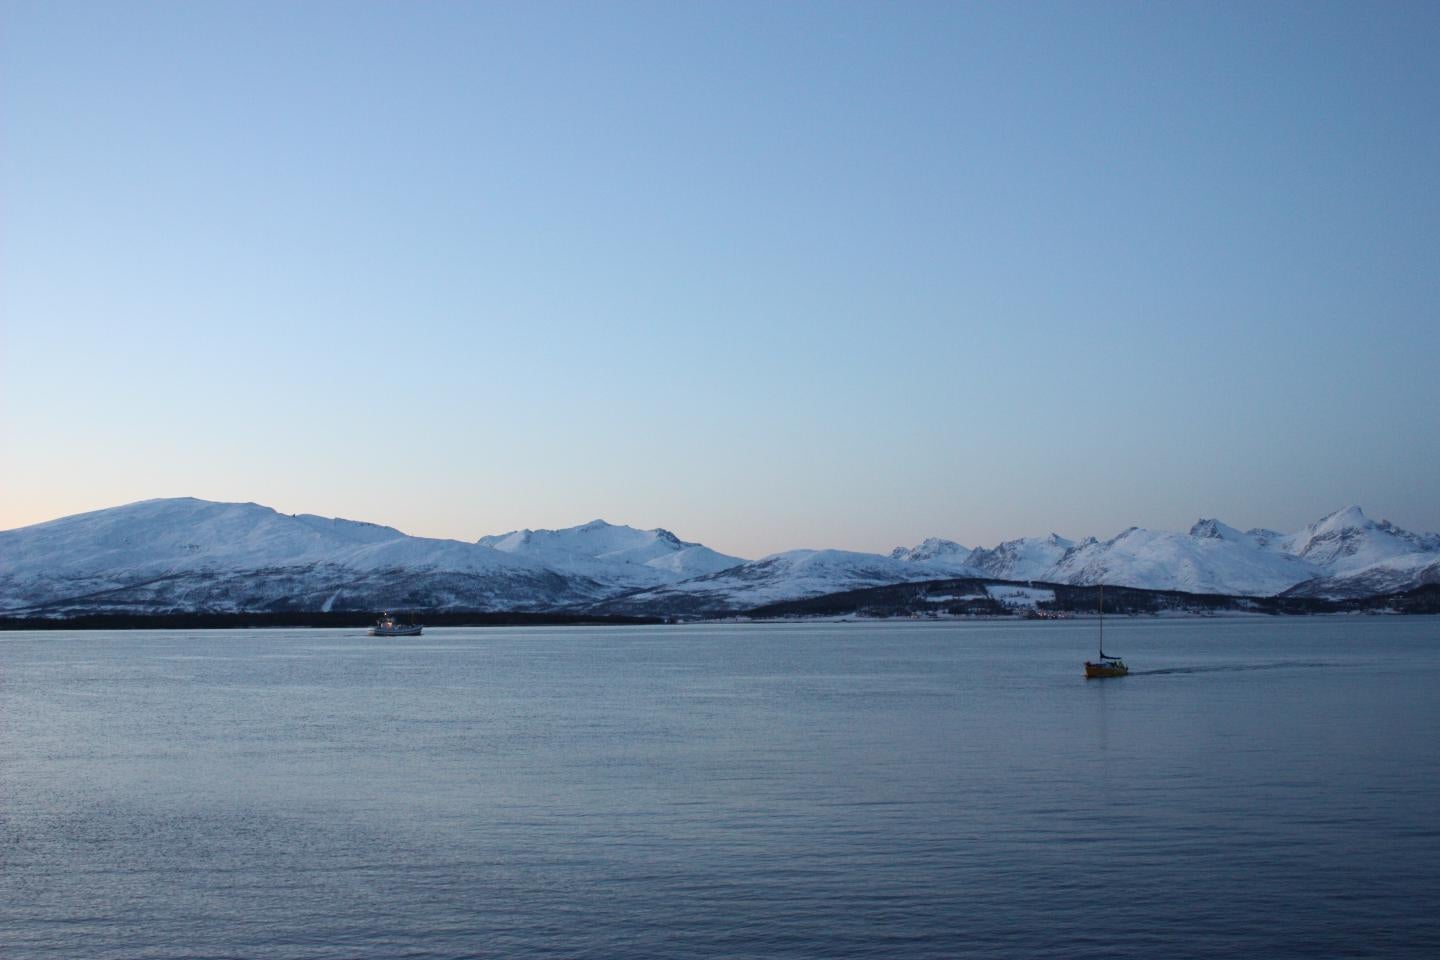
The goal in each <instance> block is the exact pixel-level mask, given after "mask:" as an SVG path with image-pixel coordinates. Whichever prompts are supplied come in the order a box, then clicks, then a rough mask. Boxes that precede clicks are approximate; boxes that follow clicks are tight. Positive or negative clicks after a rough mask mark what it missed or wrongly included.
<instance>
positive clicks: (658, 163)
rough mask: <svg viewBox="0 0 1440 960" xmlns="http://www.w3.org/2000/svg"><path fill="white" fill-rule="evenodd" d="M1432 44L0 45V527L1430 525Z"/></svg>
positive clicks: (1132, 13)
mask: <svg viewBox="0 0 1440 960" xmlns="http://www.w3.org/2000/svg"><path fill="white" fill-rule="evenodd" d="M1437 44H1440V7H1437V6H1436V5H1434V4H1424V3H1420V4H1405V3H1385V4H1356V3H1336V4H1327V3H1295V4H1290V3H1253V2H1246V3H1234V4H1228V3H1206V4H1185V3H1166V4H1152V3H1098V2H1097V3H1058V4H1049V3H1041V2H1035V3H1023V4H1009V3H940V4H927V3H919V2H913V3H904V4H888V3H879V2H873V3H843V2H827V3H801V2H787V3H768V2H766V3H758V2H757V3H745V2H723V3H721V2H715V3H688V2H686V3H676V2H657V3H642V4H631V3H604V4H584V3H558V4H552V3H537V2H524V3H443V2H436V3H423V4H419V3H400V2H395V3H362V2H353V0H346V2H307V3H293V2H287V3H273V2H256V0H246V2H242V3H223V2H210V3H203V4H195V3H188V2H175V3H125V4H119V3H114V4H96V3H78V4H76V3H65V2H53V0H51V2H44V3H33V4H32V3H15V2H10V0H3V2H0V450H3V451H4V453H3V458H4V464H3V470H0V529H8V528H11V527H16V526H21V525H25V524H29V523H34V522H39V521H42V520H47V519H50V518H53V517H57V516H61V515H66V514H70V513H76V512H80V511H84V510H91V509H98V508H101V507H107V506H114V505H118V504H122V503H127V502H132V501H135V500H141V499H148V498H151V497H169V496H196V497H202V498H205V499H211V500H234V501H255V502H259V503H264V504H267V505H269V506H273V507H275V508H276V509H278V510H281V511H283V512H286V513H296V512H309V513H318V514H322V515H326V516H344V517H349V518H353V519H362V520H370V521H374V522H378V523H385V524H390V525H393V526H396V527H399V528H400V529H402V530H405V531H406V532H408V533H412V534H417V535H428V536H443V537H456V538H460V539H467V540H468V539H474V538H476V537H479V536H481V535H484V534H487V533H497V532H503V531H508V530H512V529H516V528H522V527H532V528H542V527H563V526H570V525H573V524H577V523H583V522H585V521H588V520H591V519H595V518H597V517H603V518H605V519H607V520H610V521H612V522H617V523H629V524H632V525H634V526H637V527H645V528H649V527H654V526H664V527H666V528H668V529H671V530H673V531H675V532H676V533H677V534H679V535H680V536H682V537H683V538H685V539H690V540H700V541H702V542H704V543H706V544H708V545H710V546H713V547H716V548H717V549H721V550H723V551H725V552H728V553H733V554H737V555H740V556H747V557H756V556H762V555H764V554H767V553H770V552H774V551H778V550H784V549H791V548H798V547H839V548H847V549H857V550H888V549H890V548H891V547H894V546H896V545H897V544H913V543H915V542H918V541H919V540H920V539H922V538H924V537H927V536H942V537H948V538H950V539H954V540H958V541H960V542H961V543H964V544H966V545H971V546H973V545H977V544H978V545H985V546H989V545H993V544H994V543H996V542H998V541H1000V540H1003V539H1008V538H1013V537H1018V536H1028V535H1040V534H1045V533H1048V532H1051V531H1056V532H1059V533H1061V534H1062V535H1065V536H1070V537H1083V536H1089V535H1095V536H1101V537H1107V536H1111V535H1113V534H1115V533H1117V532H1119V531H1120V530H1122V529H1124V528H1125V527H1128V526H1131V525H1138V526H1145V527H1152V528H1158V529H1171V530H1177V529H1186V528H1188V527H1189V525H1190V524H1191V523H1193V522H1194V520H1195V519H1197V518H1198V517H1202V516H1205V517H1211V516H1218V517H1220V518H1221V519H1223V520H1225V521H1226V522H1227V523H1230V524H1232V525H1234V526H1238V527H1242V528H1248V527H1253V526H1265V527H1271V528H1276V529H1280V530H1284V531H1289V530H1294V529H1298V528H1300V527H1301V526H1303V525H1304V524H1306V523H1308V522H1310V521H1313V520H1315V519H1317V518H1319V517H1320V516H1322V515H1324V514H1325V513H1328V512H1330V511H1332V510H1335V509H1337V508H1340V507H1343V506H1345V505H1348V504H1352V503H1357V504H1360V505H1362V506H1363V507H1364V508H1365V509H1366V511H1367V513H1368V514H1369V515H1371V516H1372V517H1376V518H1379V517H1386V518H1389V519H1390V520H1392V521H1394V522H1395V523H1398V524H1400V525H1401V526H1404V527H1407V528H1410V529H1417V530H1427V531H1434V530H1440V483H1437V478H1440V322H1437V321H1440V315H1437V308H1436V305H1437V303H1440V262H1437V261H1440V110H1437V104H1440V57H1436V56H1435V53H1434V51H1435V49H1436V48H1437Z"/></svg>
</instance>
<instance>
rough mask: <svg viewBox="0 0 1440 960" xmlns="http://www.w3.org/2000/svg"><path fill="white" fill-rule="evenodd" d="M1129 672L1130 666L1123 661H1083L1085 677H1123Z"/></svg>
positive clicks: (1101, 678) (1091, 678)
mask: <svg viewBox="0 0 1440 960" xmlns="http://www.w3.org/2000/svg"><path fill="white" fill-rule="evenodd" d="M1129 672H1130V668H1129V667H1127V666H1125V664H1123V663H1118V664H1116V663H1092V662H1091V661H1089V660H1087V661H1085V679H1086V680H1103V679H1106V678H1107V677H1123V676H1125V675H1126V674H1127V673H1129Z"/></svg>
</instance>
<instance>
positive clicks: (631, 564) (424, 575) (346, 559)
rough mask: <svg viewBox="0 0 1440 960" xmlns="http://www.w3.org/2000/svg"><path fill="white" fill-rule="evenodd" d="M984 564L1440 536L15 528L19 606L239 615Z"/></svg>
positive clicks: (160, 511) (257, 525)
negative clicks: (792, 536) (747, 555)
mask: <svg viewBox="0 0 1440 960" xmlns="http://www.w3.org/2000/svg"><path fill="white" fill-rule="evenodd" d="M955 577H982V578H989V579H995V580H1009V581H1039V582H1045V583H1057V584H1070V585H1086V584H1096V583H1102V582H1103V583H1106V584H1114V585H1117V586H1131V587H1139V588H1145V589H1154V590H1181V591H1187V592H1190V593H1209V594H1228V595H1247V596H1274V595H1279V594H1285V595H1289V596H1303V597H1315V598H1326V599H1344V598H1353V597H1363V596H1372V595H1377V594H1384V593H1391V592H1395V591H1400V590H1405V589H1409V588H1412V587H1415V586H1420V585H1422V584H1427V583H1440V536H1437V535H1436V534H1415V533H1410V532H1408V531H1406V530H1402V529H1400V528H1399V527H1396V526H1395V525H1393V524H1391V523H1388V522H1386V521H1378V522H1377V521H1373V520H1371V519H1370V518H1368V517H1366V516H1365V514H1364V513H1363V512H1362V511H1361V510H1360V508H1359V507H1348V508H1346V509H1344V510H1339V511H1336V512H1335V513H1332V514H1330V515H1328V516H1326V517H1323V518H1321V519H1320V520H1317V521H1315V522H1314V523H1312V524H1309V525H1308V526H1306V527H1305V528H1304V529H1302V530H1300V531H1297V532H1295V533H1293V534H1282V533H1278V532H1275V531H1273V530H1264V529H1255V530H1248V531H1243V532H1242V531H1240V530H1237V529H1235V528H1233V527H1230V526H1227V525H1226V524H1224V523H1221V522H1220V521H1218V520H1214V519H1205V520H1200V521H1199V522H1197V523H1196V524H1195V525H1194V526H1192V527H1191V528H1190V530H1189V531H1188V532H1186V533H1172V532H1165V531H1155V530H1146V529H1142V528H1138V527H1132V528H1130V529H1128V530H1125V531H1123V532H1121V533H1120V534H1118V535H1116V536H1114V537H1112V538H1110V539H1109V540H1097V539H1095V538H1093V537H1091V538H1087V539H1084V540H1081V541H1072V540H1067V539H1065V538H1063V537H1060V536H1058V535H1055V534H1051V535H1049V536H1047V537H1033V538H1024V539H1018V540H1010V541H1006V542H1004V543H1001V544H999V545H997V546H995V547H989V548H986V547H975V548H967V547H964V546H961V545H960V544H958V543H956V542H954V541H952V540H945V539H939V538H932V539H928V540H925V541H923V542H922V543H920V544H917V545H916V546H913V547H897V548H896V549H895V550H893V551H891V553H890V554H888V555H884V554H871V553H858V552H853V551H845V550H791V551H787V552H784V553H778V554H773V555H771V556H768V557H764V558H762V559H760V560H754V561H746V560H743V559H741V558H739V557H733V556H728V555H726V554H722V553H719V552H717V551H715V550H712V549H710V548H709V547H706V546H704V545H702V544H699V543H691V542H687V541H684V540H681V539H680V538H679V537H677V536H675V534H673V533H671V532H670V531H668V530H663V529H655V530H637V529H634V528H632V527H628V526H619V525H615V524H610V523H606V522H605V521H602V520H595V521H592V522H590V523H586V524H583V525H581V526H577V527H570V528H567V529H563V530H517V531H512V532H509V533H504V534H498V535H494V536H487V537H482V538H481V539H480V540H479V541H477V542H474V543H468V542H463V541H459V540H443V539H433V538H427V537H412V536H408V535H406V534H404V533H402V532H400V531H399V530H396V529H395V528H393V527H386V526H380V525H377V524H371V523H362V522H358V521H353V520H340V519H331V518H327V517H319V516H313V515H309V514H300V515H287V514H281V513H278V512H276V511H275V510H273V509H271V508H269V507H265V506H261V505H259V504H254V503H215V502H210V501H205V500H196V499H192V498H178V499H165V500H147V501H143V502H140V503H134V504H129V505H126V506H121V507H114V508H110V509H105V510H97V511H93V512H90V513H83V514H77V515H75V516H70V517H63V518H61V519H58V520H52V521H49V522H46V523H39V524H35V525H33V526H28V527H21V528H19V529H15V530H8V531H3V532H0V616H69V615H75V614H81V613H94V612H118V613H166V612H193V611H206V612H232V611H301V610H304V611H332V610H333V611H341V610H376V609H413V610H474V611H486V610H515V611H552V610H571V611H587V612H597V613H616V614H644V615H667V616H668V615H676V614H689V615H705V614H720V613H725V612H738V611H744V610H748V609H752V608H755V607H759V606H763V605H765V604H770V603H776V602H782V601H787V600H796V599H801V598H807V597H815V596H820V595H823V594H827V593H834V592H838V591H846V590H855V589H862V588H867V587H878V586H884V585H887V584H896V583H905V582H915V581H923V580H939V579H946V578H955Z"/></svg>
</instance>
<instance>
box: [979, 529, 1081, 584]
mask: <svg viewBox="0 0 1440 960" xmlns="http://www.w3.org/2000/svg"><path fill="white" fill-rule="evenodd" d="M1074 546H1075V543H1074V541H1071V540H1066V539H1065V538H1064V537H1062V536H1059V535H1058V534H1054V533H1052V534H1050V536H1048V537H1025V538H1023V539H1020V540H1006V541H1005V542H1004V543H1002V544H1000V545H999V546H998V547H994V548H993V549H990V550H986V549H984V548H983V547H977V548H976V549H975V552H973V553H972V554H970V557H969V562H970V566H972V567H974V568H975V569H976V570H978V571H979V572H980V573H981V574H982V575H983V576H987V577H994V578H995V579H997V580H1043V579H1045V577H1046V576H1047V575H1048V574H1049V573H1050V571H1051V570H1053V569H1054V568H1055V565H1056V564H1057V563H1059V562H1060V560H1061V558H1062V557H1064V556H1065V553H1066V551H1068V550H1070V549H1072V548H1073V547H1074Z"/></svg>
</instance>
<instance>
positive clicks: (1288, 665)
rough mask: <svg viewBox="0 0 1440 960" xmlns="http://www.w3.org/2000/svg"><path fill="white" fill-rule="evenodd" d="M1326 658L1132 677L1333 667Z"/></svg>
mask: <svg viewBox="0 0 1440 960" xmlns="http://www.w3.org/2000/svg"><path fill="white" fill-rule="evenodd" d="M1333 666H1335V664H1333V663H1327V662H1326V661H1324V660H1285V661H1281V662H1279V663H1225V664H1218V665H1216V666H1211V667H1161V668H1160V669H1158V670H1131V671H1130V676H1132V677H1158V676H1163V675H1165V674H1173V673H1244V672H1249V671H1252V670H1293V669H1306V668H1313V667H1333Z"/></svg>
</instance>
